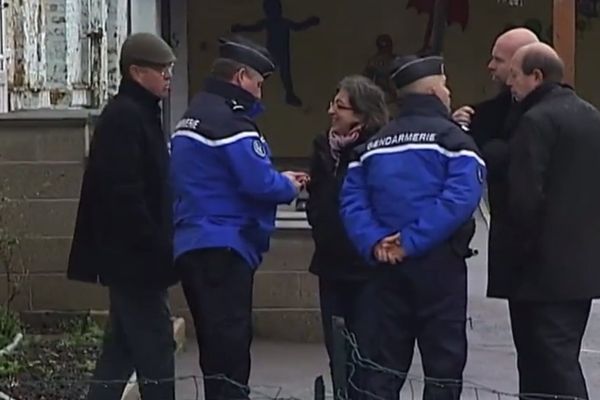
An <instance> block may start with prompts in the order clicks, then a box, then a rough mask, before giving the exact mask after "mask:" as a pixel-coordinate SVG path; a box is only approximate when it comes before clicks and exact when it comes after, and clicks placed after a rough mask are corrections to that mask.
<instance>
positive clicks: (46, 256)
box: [21, 238, 71, 274]
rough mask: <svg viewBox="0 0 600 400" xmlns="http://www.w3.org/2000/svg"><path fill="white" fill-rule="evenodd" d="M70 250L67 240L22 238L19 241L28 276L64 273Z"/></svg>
mask: <svg viewBox="0 0 600 400" xmlns="http://www.w3.org/2000/svg"><path fill="white" fill-rule="evenodd" d="M70 250H71V239H69V238H24V239H22V240H21V254H22V255H23V263H24V265H25V268H27V270H28V271H29V273H30V274H36V273H52V272H56V273H65V272H66V270H67V263H68V261H69V251H70Z"/></svg>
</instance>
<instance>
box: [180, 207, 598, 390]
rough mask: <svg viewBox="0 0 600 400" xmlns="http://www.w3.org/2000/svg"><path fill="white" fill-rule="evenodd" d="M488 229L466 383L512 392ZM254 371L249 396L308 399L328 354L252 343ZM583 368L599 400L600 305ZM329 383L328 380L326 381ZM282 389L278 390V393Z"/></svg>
mask: <svg viewBox="0 0 600 400" xmlns="http://www.w3.org/2000/svg"><path fill="white" fill-rule="evenodd" d="M486 236H487V230H486V226H485V223H484V222H483V219H481V218H480V219H479V220H478V233H477V235H476V237H475V239H474V242H473V245H474V247H476V248H478V249H479V252H480V254H479V255H478V256H477V257H475V258H472V259H471V260H470V263H469V315H470V317H471V321H472V323H471V325H470V327H469V329H468V334H469V359H468V362H467V368H466V371H465V376H464V378H465V381H468V382H473V383H475V384H476V385H477V386H478V387H488V388H491V389H494V390H496V391H501V392H509V393H514V392H516V390H517V376H516V367H515V354H514V350H513V345H512V338H511V335H510V326H509V323H508V312H507V306H506V304H505V302H503V301H499V300H490V299H486V298H485V285H486V268H485V260H486V258H487V254H486V252H487V244H486ZM253 353H254V358H253V370H252V376H251V386H252V388H253V397H255V398H274V397H276V396H277V395H279V396H280V397H292V396H293V397H295V398H298V399H312V398H313V394H312V393H313V391H312V387H313V385H314V379H315V377H316V376H318V375H324V376H327V358H326V354H325V350H324V348H323V346H322V345H318V344H317V345H310V344H295V343H273V342H264V341H256V342H255V344H254V347H253ZM197 359H198V353H197V348H196V346H195V344H194V343H193V342H190V343H188V346H187V349H186V351H185V352H183V353H182V354H180V356H179V358H178V365H177V369H178V375H179V376H182V375H190V374H199V373H200V371H199V370H198V367H197ZM582 363H583V366H584V372H585V374H586V377H587V380H588V386H589V391H590V398H591V399H598V398H600V307H598V306H596V307H594V308H593V309H592V316H591V319H590V324H589V326H588V331H587V334H586V338H585V340H584V352H583V354H582ZM411 374H412V375H414V376H415V377H416V378H417V380H418V377H419V376H421V366H420V361H419V358H418V355H416V356H415V362H414V363H413V368H412V370H411ZM327 385H328V387H330V385H329V383H327ZM412 386H413V390H414V392H415V395H414V396H413V395H412V394H411V388H410V386H409V385H406V386H405V388H404V390H403V392H402V395H401V399H411V400H412V398H413V397H414V398H420V397H419V393H420V391H421V390H422V388H421V386H420V385H419V384H418V382H415V383H414V384H413V385H412ZM279 390H281V392H279ZM177 391H178V392H177V395H178V397H177V398H178V400H195V399H196V398H202V397H196V393H195V385H194V383H193V382H192V381H183V382H180V383H179V384H178V387H177ZM463 399H469V400H470V399H473V400H487V399H490V400H498V399H502V400H503V399H515V397H512V396H498V395H497V394H493V393H492V392H490V391H486V390H479V391H478V392H477V393H476V392H475V391H474V390H472V389H465V392H464V395H463Z"/></svg>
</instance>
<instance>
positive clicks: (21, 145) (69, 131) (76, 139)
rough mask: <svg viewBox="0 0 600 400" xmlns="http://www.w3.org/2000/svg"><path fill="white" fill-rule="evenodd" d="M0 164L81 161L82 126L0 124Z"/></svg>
mask: <svg viewBox="0 0 600 400" xmlns="http://www.w3.org/2000/svg"><path fill="white" fill-rule="evenodd" d="M0 127H2V129H0V130H1V131H2V133H1V134H0V149H2V150H1V151H0V161H79V162H81V161H83V159H84V157H85V137H84V128H83V126H79V127H73V126H70V127H69V126H65V127H61V126H57V125H56V124H50V125H47V124H44V123H40V124H39V125H38V126H32V125H31V124H21V123H18V124H14V123H12V124H0Z"/></svg>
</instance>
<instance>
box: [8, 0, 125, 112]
mask: <svg viewBox="0 0 600 400" xmlns="http://www.w3.org/2000/svg"><path fill="white" fill-rule="evenodd" d="M4 12H5V13H6V14H5V21H6V42H5V43H6V49H5V53H6V56H7V73H8V76H7V81H8V88H9V97H10V110H17V109H37V108H49V107H50V108H66V107H94V108H95V107H100V106H101V105H102V104H103V103H104V102H105V101H106V100H107V98H108V97H109V96H111V95H112V94H114V93H115V92H116V90H117V87H118V82H119V79H120V74H119V70H118V51H119V48H120V46H121V44H122V43H123V40H125V37H126V35H127V19H128V18H127V0H14V1H11V2H8V6H7V8H6V9H5V10H4Z"/></svg>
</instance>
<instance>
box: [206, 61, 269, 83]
mask: <svg viewBox="0 0 600 400" xmlns="http://www.w3.org/2000/svg"><path fill="white" fill-rule="evenodd" d="M242 68H245V69H246V70H248V71H250V73H251V74H254V75H259V76H260V74H259V73H258V72H257V71H255V70H254V68H252V67H249V66H248V65H246V64H242V63H239V62H237V61H235V60H232V59H229V58H217V59H216V60H215V61H213V64H212V66H211V69H210V76H212V77H213V78H217V79H220V80H223V81H227V82H229V81H231V80H232V79H233V77H234V76H235V74H237V73H238V71H239V70H240V69H242Z"/></svg>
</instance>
